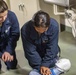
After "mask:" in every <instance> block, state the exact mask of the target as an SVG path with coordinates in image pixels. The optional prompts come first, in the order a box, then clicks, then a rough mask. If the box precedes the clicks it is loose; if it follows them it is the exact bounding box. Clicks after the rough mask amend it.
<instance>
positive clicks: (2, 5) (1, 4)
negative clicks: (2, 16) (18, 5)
mask: <svg viewBox="0 0 76 75" xmlns="http://www.w3.org/2000/svg"><path fill="white" fill-rule="evenodd" d="M6 10H8V6H7V4H6V2H5V1H4V0H0V13H3V12H4V11H6Z"/></svg>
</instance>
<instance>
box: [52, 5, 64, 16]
mask: <svg viewBox="0 0 76 75" xmlns="http://www.w3.org/2000/svg"><path fill="white" fill-rule="evenodd" d="M53 8H54V14H55V15H65V12H58V11H57V5H55V4H53Z"/></svg>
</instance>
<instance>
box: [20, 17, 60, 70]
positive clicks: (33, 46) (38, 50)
mask: <svg viewBox="0 0 76 75" xmlns="http://www.w3.org/2000/svg"><path fill="white" fill-rule="evenodd" d="M58 33H59V27H58V23H57V22H56V20H54V19H52V18H51V19H50V26H49V28H48V30H47V31H46V32H44V33H42V34H41V36H39V34H38V32H37V31H36V30H35V28H34V26H33V22H32V21H29V22H27V23H26V24H25V25H24V26H23V27H22V29H21V36H22V41H23V48H24V52H25V56H26V58H27V59H28V61H29V64H30V66H31V67H32V68H34V69H39V68H40V66H46V67H53V66H54V65H55V63H56V59H57V54H58V52H59V48H58Z"/></svg>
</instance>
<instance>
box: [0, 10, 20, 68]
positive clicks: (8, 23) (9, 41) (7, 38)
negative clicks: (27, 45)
mask: <svg viewBox="0 0 76 75" xmlns="http://www.w3.org/2000/svg"><path fill="white" fill-rule="evenodd" d="M19 35H20V29H19V23H18V20H17V17H16V15H15V14H14V13H13V12H11V11H8V15H7V18H6V20H5V21H4V22H3V23H2V26H1V27H0V58H1V57H2V54H3V53H4V52H9V53H10V54H11V55H13V56H14V60H13V61H12V62H6V63H5V64H6V65H7V68H8V69H14V68H16V65H17V59H16V54H15V48H16V44H17V40H18V39H19ZM0 67H1V64H0Z"/></svg>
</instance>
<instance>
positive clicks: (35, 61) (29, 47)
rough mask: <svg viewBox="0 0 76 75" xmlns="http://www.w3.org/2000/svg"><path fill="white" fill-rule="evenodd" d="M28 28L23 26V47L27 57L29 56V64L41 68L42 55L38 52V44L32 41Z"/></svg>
mask: <svg viewBox="0 0 76 75" xmlns="http://www.w3.org/2000/svg"><path fill="white" fill-rule="evenodd" d="M29 30H30V29H28V28H25V27H22V29H21V37H22V42H23V48H24V53H25V57H26V58H27V60H28V62H29V65H30V66H31V67H32V68H34V69H39V68H40V65H41V57H40V56H39V54H38V52H37V51H36V46H35V45H34V44H33V42H32V41H31V39H30V37H29V35H30V33H29Z"/></svg>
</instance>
